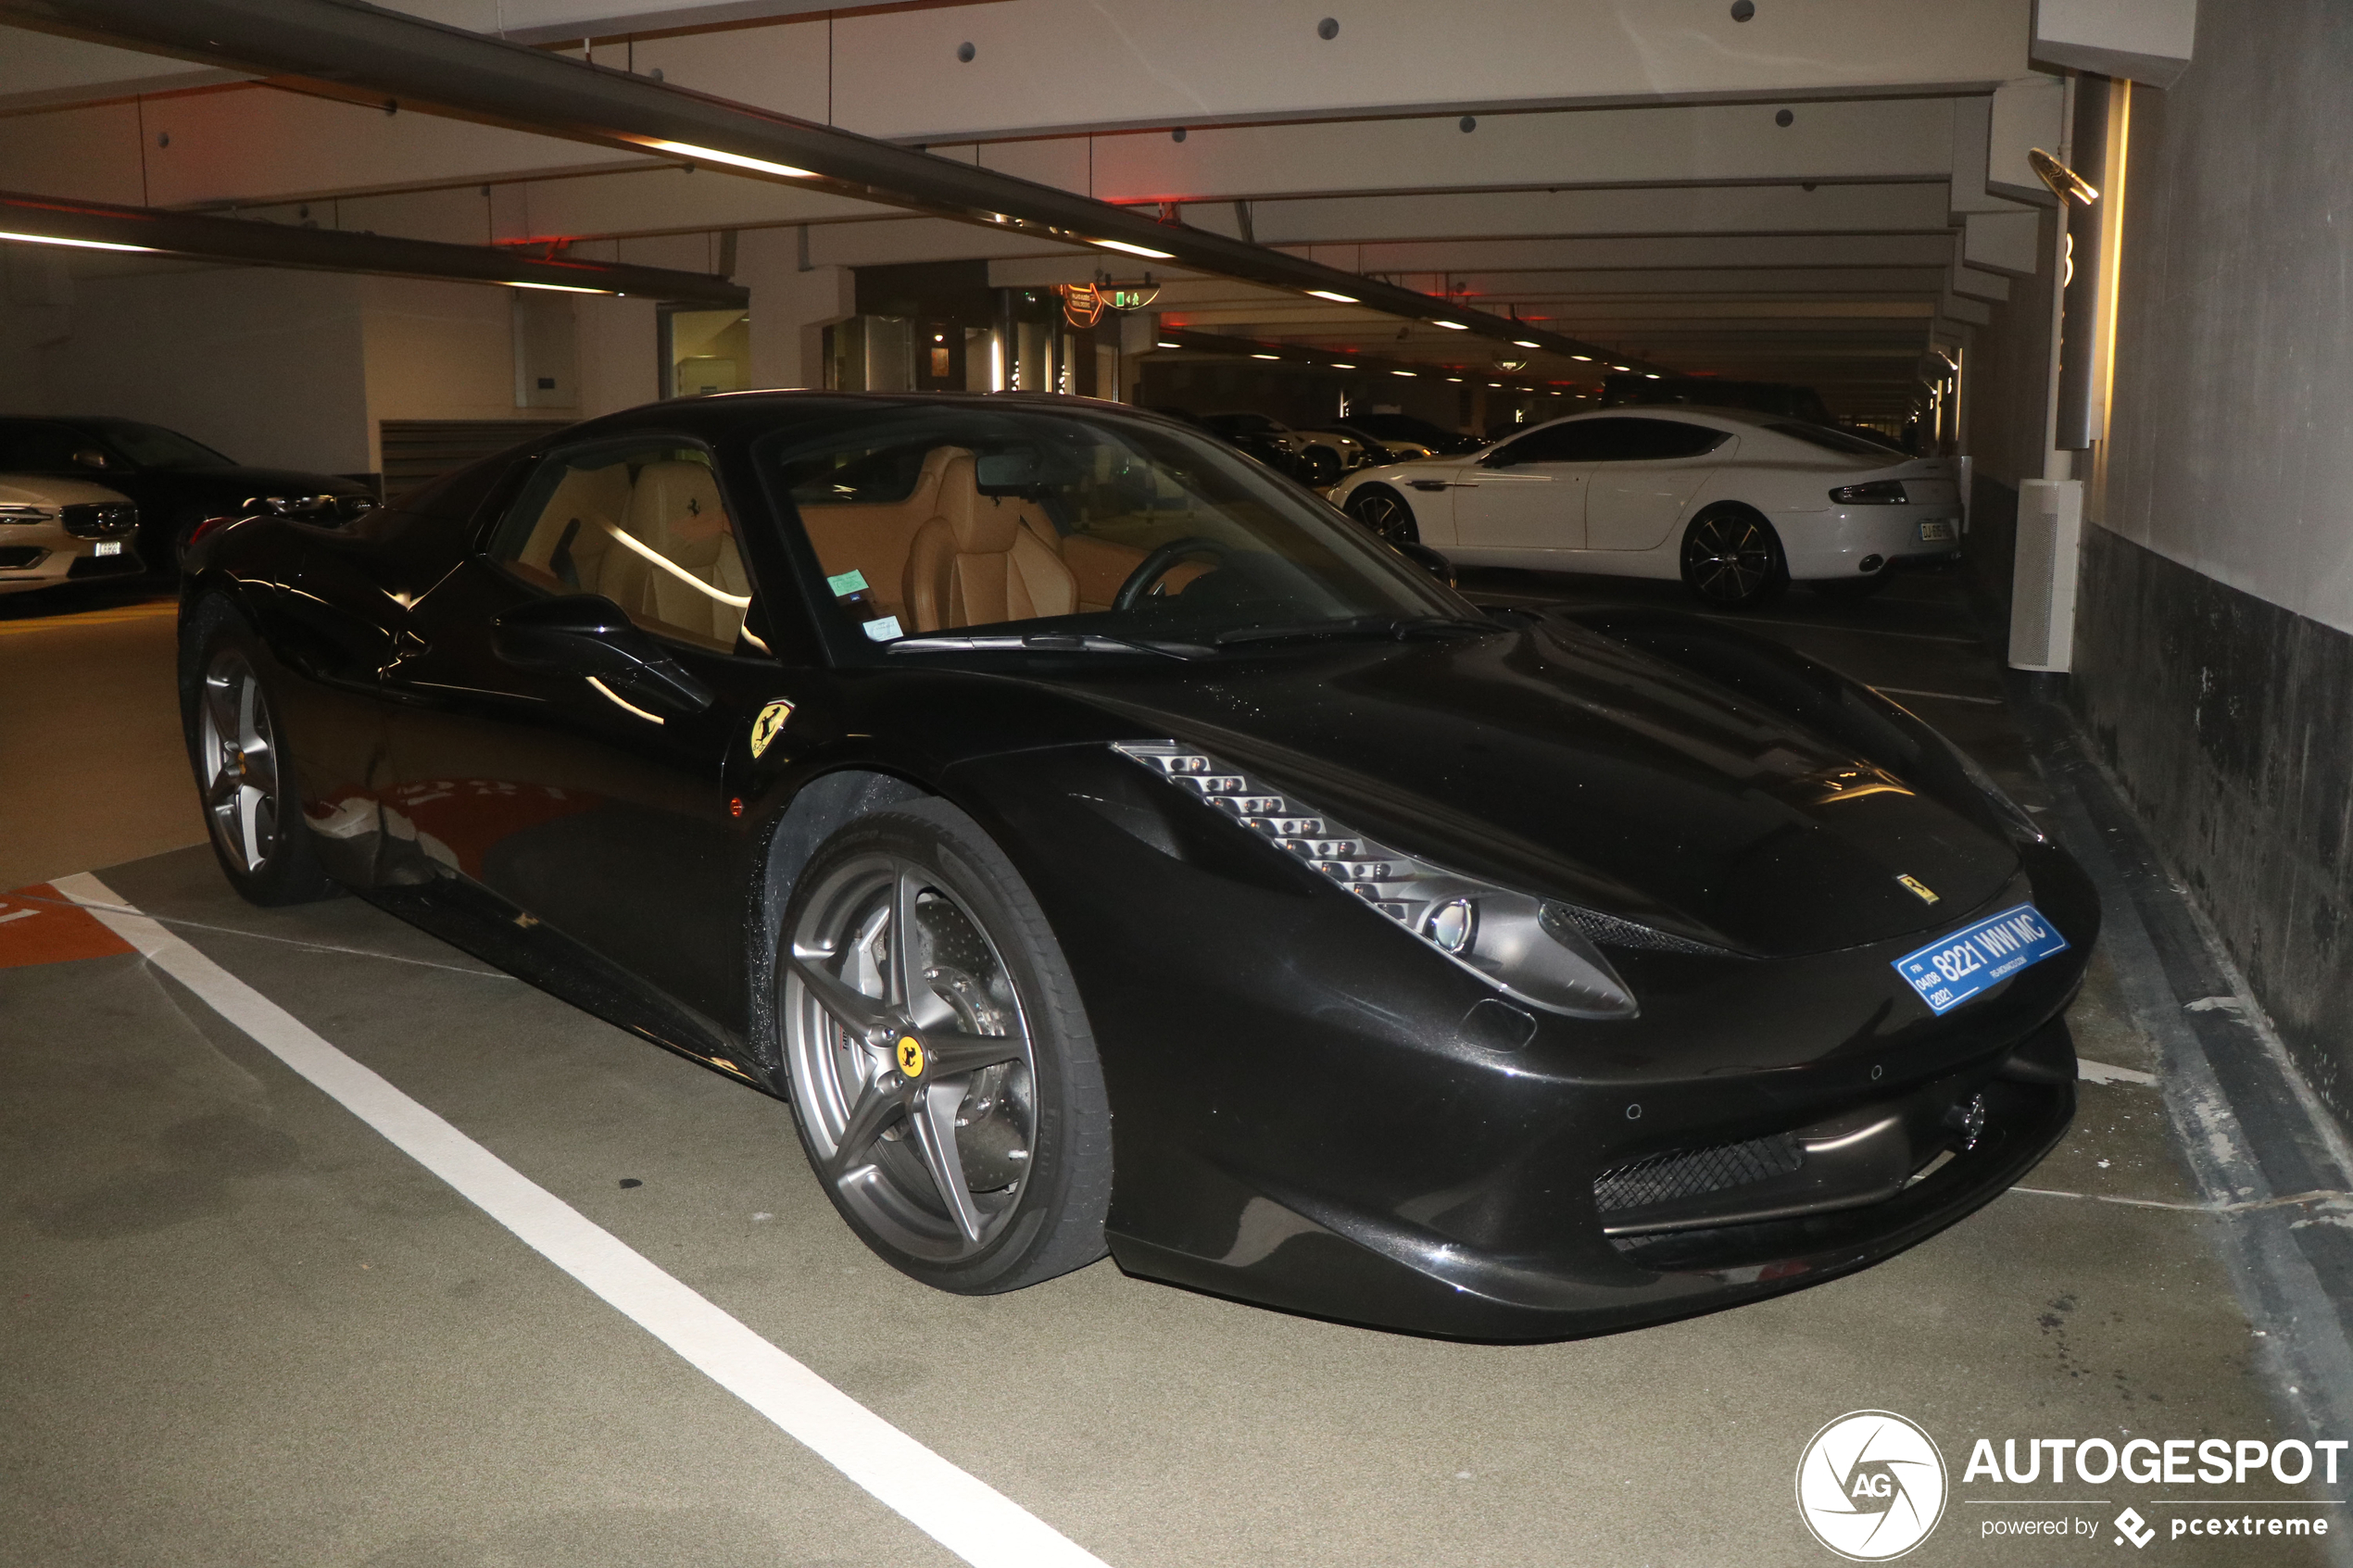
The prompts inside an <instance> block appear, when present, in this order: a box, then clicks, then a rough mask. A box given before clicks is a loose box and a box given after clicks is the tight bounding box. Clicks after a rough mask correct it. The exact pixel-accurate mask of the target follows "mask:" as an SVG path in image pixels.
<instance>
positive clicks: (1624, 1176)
mask: <svg viewBox="0 0 2353 1568" xmlns="http://www.w3.org/2000/svg"><path fill="white" fill-rule="evenodd" d="M1805 1163H1806V1150H1805V1148H1803V1146H1801V1145H1800V1144H1799V1143H1798V1141H1797V1135H1796V1134H1795V1133H1775V1134H1774V1135H1772V1136H1770V1137H1764V1138H1751V1139H1750V1140H1749V1141H1748V1142H1746V1143H1726V1144H1718V1145H1717V1146H1716V1147H1715V1148H1693V1149H1685V1150H1683V1151H1682V1152H1680V1153H1677V1154H1653V1155H1647V1156H1645V1157H1644V1158H1642V1159H1641V1160H1632V1161H1629V1163H1627V1164H1624V1165H1619V1166H1616V1167H1614V1168H1613V1169H1610V1170H1607V1171H1604V1172H1603V1173H1601V1174H1600V1175H1598V1176H1596V1177H1594V1178H1593V1207H1594V1208H1595V1209H1597V1210H1600V1211H1601V1212H1602V1213H1604V1214H1614V1213H1617V1212H1618V1211H1619V1210H1626V1209H1642V1208H1647V1207H1648V1206H1650V1205H1651V1204H1654V1203H1667V1202H1671V1201H1673V1200H1674V1199H1676V1198H1699V1197H1701V1196H1703V1195H1705V1194H1707V1193H1711V1192H1723V1191H1725V1190H1727V1189H1728V1188H1731V1187H1738V1186H1746V1185H1749V1184H1750V1183H1751V1182H1761V1181H1763V1180H1765V1179H1766V1178H1767V1177H1768V1176H1786V1175H1788V1174H1789V1173H1791V1172H1793V1171H1795V1170H1797V1169H1798V1168H1799V1167H1801V1166H1803V1165H1804V1164H1805Z"/></svg>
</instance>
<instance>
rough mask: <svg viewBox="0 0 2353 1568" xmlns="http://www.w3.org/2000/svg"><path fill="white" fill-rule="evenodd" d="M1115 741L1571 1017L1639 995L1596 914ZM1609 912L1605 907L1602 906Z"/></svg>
mask: <svg viewBox="0 0 2353 1568" xmlns="http://www.w3.org/2000/svg"><path fill="white" fill-rule="evenodd" d="M1116 749H1117V750H1118V751H1119V752H1120V754H1121V755H1123V756H1125V757H1128V758H1130V759H1134V760H1135V761H1137V762H1140V763H1142V764H1143V765H1144V766H1145V767H1147V768H1150V769H1151V771H1153V772H1155V773H1157V774H1159V775H1160V776H1161V777H1163V778H1164V779H1166V780H1168V781H1169V782H1170V783H1171V784H1176V785H1178V786H1179V787H1181V788H1184V789H1186V790H1188V791H1189V792H1190V793H1192V794H1194V795H1196V796H1198V797H1200V798H1201V799H1202V800H1203V801H1205V802H1206V803H1207V804H1208V805H1209V806H1211V807H1212V808H1213V809H1216V810H1219V811H1222V812H1224V813H1225V814H1226V815H1227V816H1229V817H1231V818H1233V819H1234V821H1236V822H1239V823H1240V824H1241V825H1242V826H1243V827H1245V828H1248V829H1249V830H1250V831H1251V832H1252V833H1254V834H1257V835H1258V836H1259V837H1261V838H1263V839H1265V841H1266V842H1267V843H1268V844H1270V845H1272V846H1273V847H1276V848H1277V849H1279V850H1281V851H1283V852H1284V853H1285V854H1288V855H1290V856H1292V857H1293V858H1295V859H1299V860H1301V861H1302V862H1304V863H1305V864H1306V865H1308V866H1309V867H1311V868H1312V869H1314V870H1315V871H1316V872H1319V873H1321V874H1322V875H1324V876H1326V877H1328V878H1330V879H1331V880H1332V881H1333V882H1335V883H1337V884H1340V886H1341V887H1344V888H1346V889H1347V890H1348V891H1349V892H1351V893H1353V894H1354V895H1355V896H1356V897H1359V898H1362V899H1363V900H1364V901H1365V903H1367V904H1369V905H1371V906H1372V907H1373V908H1374V909H1378V910H1379V911H1380V912H1381V913H1382V914H1384V915H1386V916H1388V917H1389V918H1390V920H1392V921H1394V922H1397V923H1398V924H1399V925H1402V926H1403V927H1404V928H1405V929H1406V930H1407V931H1410V932H1412V933H1413V934H1414V935H1416V936H1417V937H1419V938H1421V940H1422V941H1423V942H1425V943H1427V944H1428V946H1429V947H1431V948H1432V949H1433V950H1435V951H1436V952H1438V953H1440V954H1441V955H1443V956H1444V957H1445V958H1446V959H1448V960H1451V961H1453V962H1454V963H1457V964H1460V965H1461V966H1462V967H1463V968H1465V969H1466V970H1468V971H1470V972H1472V973H1473V974H1476V975H1478V977H1479V978H1480V979H1481V980H1484V981H1486V982H1487V983H1488V984H1489V985H1492V986H1494V987H1495V988H1496V989H1497V990H1499V991H1502V992H1504V994H1505V995H1507V996H1509V997H1514V998H1515V999H1516V1000H1519V1001H1523V1002H1526V1003H1528V1004H1529V1005H1530V1006H1533V1007H1540V1008H1542V1009H1544V1010H1547V1011H1550V1012H1557V1013H1566V1014H1567V1015H1568V1016H1570V1017H1572V1018H1631V1017H1633V1016H1634V1014H1635V1013H1636V1011H1637V1010H1639V1006H1638V1004H1637V1003H1636V1001H1635V999H1634V993H1633V992H1632V991H1631V990H1630V989H1629V987H1628V986H1627V985H1626V983H1625V982H1624V981H1623V980H1621V979H1619V978H1618V977H1617V971H1615V970H1613V969H1612V968H1611V967H1610V965H1609V960H1606V959H1604V958H1603V957H1602V955H1601V954H1600V952H1599V951H1597V950H1596V949H1595V948H1594V947H1593V945H1592V943H1591V942H1589V941H1588V940H1586V938H1585V935H1584V928H1586V927H1587V926H1589V925H1590V923H1591V922H1592V920H1593V919H1594V918H1596V917H1593V916H1592V915H1590V914H1588V912H1587V911H1584V910H1581V909H1574V908H1573V907H1571V906H1569V905H1566V904H1559V903H1554V902H1552V901H1550V900H1547V899H1543V898H1538V897H1532V896H1530V895H1529V894H1526V893H1515V892H1513V891H1512V890H1511V889H1509V888H1506V887H1498V886H1496V885H1495V884H1492V883H1490V882H1483V881H1481V880H1479V879H1478V878H1477V877H1471V876H1466V875H1464V874H1463V873H1461V872H1453V871H1448V870H1447V869H1446V868H1444V867H1443V866H1438V865H1433V864H1431V863H1430V862H1429V861H1428V860H1423V859H1417V858H1416V857H1414V856H1411V855H1406V854H1402V853H1400V852H1399V851H1397V850H1394V849H1391V848H1389V847H1386V846H1383V845H1380V844H1377V843H1375V842H1374V841H1373V840H1372V839H1370V838H1367V837H1366V836H1365V834H1361V833H1357V832H1354V831H1353V830H1352V829H1350V828H1348V827H1347V826H1345V825H1343V824H1342V823H1340V822H1337V821H1335V820H1334V819H1333V818H1331V817H1329V816H1327V815H1326V814H1325V813H1323V812H1321V811H1318V810H1316V809H1315V808H1314V807H1312V806H1310V805H1308V804H1307V803H1306V802H1304V801H1302V800H1300V799H1299V798H1298V797H1295V796H1291V795H1289V794H1286V793H1285V792H1283V791H1281V790H1278V789H1276V788H1273V787H1271V786H1270V785H1268V784H1265V783H1264V782H1263V781H1261V780H1259V779H1255V778H1253V777H1252V776H1251V775H1250V774H1249V773H1246V772H1244V771H1242V770H1241V769H1239V768H1235V767H1231V766H1229V765H1227V764H1226V763H1224V762H1221V761H1219V760H1218V759H1216V758H1214V757H1212V756H1210V755H1208V754H1207V753H1205V752H1201V751H1196V750H1194V749H1193V748H1192V747H1190V746H1183V745H1180V744H1178V743H1177V742H1176V741H1168V740H1161V741H1127V742H1123V743H1120V744H1119V745H1118V746H1117V747H1116ZM1600 918H1603V919H1606V918H1607V917H1600Z"/></svg>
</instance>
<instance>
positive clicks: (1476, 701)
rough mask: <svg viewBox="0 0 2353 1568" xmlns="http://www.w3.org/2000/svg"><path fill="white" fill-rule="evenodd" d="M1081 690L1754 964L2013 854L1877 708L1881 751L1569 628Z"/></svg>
mask: <svg viewBox="0 0 2353 1568" xmlns="http://www.w3.org/2000/svg"><path fill="white" fill-rule="evenodd" d="M1817 678H1818V679H1821V678H1828V677H1827V673H1826V672H1822V673H1821V674H1820V675H1818V677H1817ZM1830 679H1834V678H1830ZM1057 684H1060V683H1057ZM1089 684H1093V683H1089ZM1845 690H1851V689H1845ZM1088 695H1089V696H1090V697H1091V699H1092V701H1093V702H1094V704H1095V705H1096V706H1098V707H1101V708H1104V709H1109V710H1112V711H1114V712H1116V713H1117V714H1118V715H1119V716H1120V718H1121V719H1122V720H1123V721H1126V723H1129V724H1132V725H1133V726H1135V733H1136V734H1137V736H1138V737H1139V738H1145V737H1146V735H1147V733H1148V732H1149V733H1150V734H1151V735H1152V736H1166V737H1168V738H1173V739H1176V740H1179V741H1183V742H1186V743H1187V744H1189V745H1192V746H1199V747H1201V748H1202V749H1203V750H1204V751H1208V752H1210V753H1212V754H1213V755H1215V756H1217V757H1218V758H1220V759H1223V760H1225V761H1227V762H1229V763H1232V764H1234V765H1236V766H1238V767H1241V768H1244V769H1246V770H1248V771H1251V772H1252V773H1253V774H1256V775H1259V776H1261V777H1264V778H1265V780H1266V781H1267V782H1268V783H1269V784H1275V785H1277V787H1280V788H1281V789H1283V790H1284V791H1285V792H1286V793H1287V794H1290V793H1295V794H1296V796H1297V797H1298V798H1299V800H1300V801H1301V802H1302V803H1304V804H1306V805H1308V806H1312V807H1313V808H1314V809H1316V810H1318V811H1321V812H1325V813H1327V814H1329V815H1330V816H1332V817H1334V818H1336V819H1338V820H1339V821H1340V822H1343V823H1345V824H1346V826H1347V827H1348V828H1349V829H1350V830H1352V831H1353V832H1357V833H1361V834H1368V835H1370V836H1371V837H1373V838H1375V839H1377V840H1378V841H1380V842H1383V843H1385V844H1387V845H1388V846H1389V847H1391V848H1394V849H1397V850H1401V851H1403V852H1406V853H1409V854H1413V855H1416V856H1418V857H1421V858H1424V859H1429V860H1431V861H1434V862H1436V863H1438V864H1441V865H1445V866H1449V867H1452V868H1453V869H1454V870H1457V871H1460V872H1466V873H1469V874H1472V875H1476V876H1480V877H1483V878H1486V879H1488V880H1490V881H1493V882H1495V883H1498V884H1502V885H1504V886H1506V887H1512V888H1516V889H1517V890H1519V891H1523V892H1527V893H1531V894H1535V895H1538V896H1541V897H1554V898H1560V899H1565V900H1567V901H1569V902H1573V903H1577V904H1580V905H1584V906H1586V907H1588V908H1591V909H1598V910H1601V911H1603V912H1604V913H1608V914H1614V915H1618V916H1622V917H1624V918H1627V919H1630V920H1634V921H1638V922H1644V923H1648V924H1652V925H1655V926H1658V927H1660V928H1662V929H1665V930H1669V931H1674V932H1677V933H1680V934H1682V935H1689V936H1692V937H1695V938H1698V939H1700V940H1703V941H1708V942H1713V943H1717V944H1719V945H1722V946H1726V947H1733V948H1736V949H1738V950H1740V951H1743V952H1747V953H1752V954H1756V955H1759V956H1773V957H1792V956H1797V955H1800V954H1806V953H1814V952H1823V951H1829V950H1832V949H1836V948H1841V947H1858V946H1861V945H1864V944H1866V943H1871V942H1878V941H1883V940H1887V939H1890V938H1893V937H1896V936H1900V935H1911V934H1914V933H1919V932H1926V931H1930V930H1932V929H1934V928H1937V927H1940V926H1943V925H1945V924H1949V923H1951V922H1954V921H1956V920H1957V919H1959V918H1960V917H1961V916H1962V915H1963V914H1964V913H1966V912H1967V911H1969V910H1970V909H1973V908H1975V907H1976V906H1977V905H1979V904H1980V903H1982V902H1983V901H1984V900H1985V899H1987V898H1989V897H1993V896H1994V894H1995V893H1997V892H1998V891H1999V890H2000V889H2001V888H2002V887H2003V886H2004V884H2007V882H2008V880H2009V879H2010V877H2011V876H2012V875H2013V874H2014V873H2015V872H2016V870H2017V867H2018V856H2017V853H2016V851H2015V849H2014V848H2013V847H2012V846H2011V845H2010V843H2009V842H2008V840H2007V838H2006V837H2005V836H2004V835H2003V834H2002V833H2001V832H2000V831H1999V830H1998V829H1997V828H1995V827H1994V826H1993V825H1991V823H1990V822H1989V821H1988V817H1987V813H1986V811H1985V810H1984V809H1983V808H1982V803H1975V804H1974V805H1973V803H1972V801H1971V800H1970V799H1969V798H1968V797H1967V796H1966V795H1964V794H1963V793H1962V792H1963V791H1966V790H1967V788H1968V786H1967V785H1966V784H1965V783H1960V782H1959V779H1958V774H1957V768H1956V765H1954V764H1953V763H1952V761H1951V759H1950V758H1949V757H1948V756H1946V755H1944V753H1943V751H1942V748H1941V747H1938V746H1935V745H1934V743H1933V742H1932V741H1931V742H1930V743H1928V745H1927V746H1921V745H1919V744H1918V743H1917V742H1913V743H1907V742H1906V739H1905V737H1904V736H1903V735H1902V734H1901V733H1900V732H1899V731H1897V730H1896V729H1895V728H1894V727H1893V726H1891V725H1889V724H1888V723H1887V721H1885V720H1883V719H1879V720H1875V721H1876V722H1877V723H1878V725H1879V727H1880V730H1881V732H1883V736H1884V738H1885V739H1886V740H1887V742H1888V744H1883V745H1874V744H1869V734H1870V732H1869V724H1864V725H1861V726H1857V725H1856V724H1851V723H1841V722H1838V721H1836V714H1837V712H1838V709H1836V708H1835V706H1832V707H1831V708H1828V709H1820V710H1819V711H1818V712H1817V713H1816V714H1815V715H1814V716H1813V717H1812V719H1811V720H1810V721H1809V720H1808V719H1805V718H1800V717H1798V716H1797V715H1796V714H1795V713H1793V711H1792V709H1791V708H1790V707H1789V706H1785V705H1780V704H1777V703H1774V702H1769V701H1760V700H1758V698H1757V696H1756V695H1755V693H1754V692H1743V691H1737V690H1734V689H1732V688H1731V687H1730V686H1729V685H1726V684H1719V683H1718V682H1717V681H1715V680H1711V679H1709V678H1707V677H1705V676H1703V675H1700V674H1697V673H1694V672H1692V671H1688V670H1685V669H1681V668H1679V667H1677V666H1675V665H1673V664H1670V663H1667V662H1666V661H1665V660H1663V659H1658V658H1655V657H1653V656H1652V655H1650V654H1647V653H1644V652H1642V651H1641V650H1640V649H1637V648H1635V647H1632V646H1627V645H1625V644H1622V643H1618V642H1616V641H1613V640H1611V639H1609V638H1607V637H1604V636H1601V635H1598V634H1595V633H1588V632H1584V631H1581V630H1579V629H1577V628H1574V627H1554V628H1546V629H1542V630H1530V631H1527V632H1516V633H1503V634H1497V635H1492V636H1487V637H1480V638H1475V639H1463V640H1459V641H1452V642H1428V643H1413V644H1393V643H1383V644H1340V645H1328V646H1324V647H1320V648H1310V649H1302V650H1297V651H1286V652H1283V653H1276V654H1270V655H1268V656H1266V657H1265V658H1254V659H1249V660H1247V661H1234V662H1225V661H1221V662H1220V663H1219V664H1217V665H1208V664H1195V665H1192V666H1189V667H1182V668H1179V669H1176V670H1172V671H1169V672H1168V673H1167V674H1165V675H1159V674H1155V675H1153V676H1151V677H1147V678H1145V679H1142V680H1136V679H1124V680H1121V681H1119V682H1118V683H1117V685H1116V691H1115V692H1114V691H1112V690H1106V689H1103V688H1102V687H1101V686H1098V687H1097V689H1095V690H1094V691H1092V692H1090V693H1089V694H1088ZM1854 700H1855V707H1854V711H1855V712H1856V714H1862V713H1864V711H1865V710H1864V709H1862V707H1861V704H1860V700H1859V697H1857V698H1856V699H1854ZM1800 706H1803V705H1802V704H1801V705H1800ZM1825 713H1827V714H1829V715H1831V717H1830V718H1828V719H1825V718H1824V717H1823V715H1824V714H1825ZM1858 735H1859V736H1860V737H1861V738H1862V739H1863V740H1864V741H1865V744H1857V739H1858ZM1906 749H1908V750H1909V752H1910V754H1911V756H1912V758H1913V759H1915V760H1916V762H1917V765H1910V764H1907V763H1906V761H1905V760H1904V759H1903V758H1902V757H1900V756H1898V755H1896V754H1897V753H1901V752H1904V751H1906ZM1957 783H1958V784H1959V787H1958V788H1956V784H1957ZM1906 878H1908V879H1910V881H1911V882H1916V883H1918V884H1920V885H1921V887H1923V888H1925V889H1926V890H1927V891H1928V892H1929V893H1932V894H1933V895H1934V896H1935V897H1934V901H1933V902H1931V901H1929V900H1928V899H1927V898H1926V897H1923V896H1922V895H1921V894H1919V893H1916V892H1915V891H1913V890H1912V889H1911V887H1910V886H1909V885H1908V884H1907V883H1906V881H1905V880H1904V879H1906Z"/></svg>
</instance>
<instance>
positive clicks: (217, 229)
mask: <svg viewBox="0 0 2353 1568" xmlns="http://www.w3.org/2000/svg"><path fill="white" fill-rule="evenodd" d="M0 240H18V241H28V242H31V243H36V244H45V245H64V246H68V247H79V248H84V249H90V250H99V251H117V252H126V251H127V252H150V253H154V254H156V255H160V256H170V257H181V258H183V259H187V260H195V261H226V262H233V263H236V264H238V265H240V266H251V267H300V268H308V269H312V270H320V271H330V272H376V273H384V274H389V275H392V276H397V277H409V278H447V279H453V280H457V281H460V282H480V283H505V284H508V285H509V286H510V287H514V288H534V289H558V290H562V291H565V292H568V293H573V294H616V295H620V294H626V295H639V296H641V297H644V298H649V299H660V300H670V301H673V302H675V303H678V304H682V305H688V304H691V305H710V306H732V307H736V308H741V307H743V306H744V305H746V304H747V303H749V299H750V295H749V293H748V292H747V291H746V290H745V289H744V288H743V287H742V286H741V285H740V284H736V283H731V282H728V281H727V280H726V279H724V278H716V277H712V276H711V275H709V274H707V273H701V272H686V271H676V270H671V269H669V268H661V267H631V266H624V265H621V264H618V263H612V262H601V261H588V260H584V259H580V258H577V257H559V256H555V255H552V254H550V255H547V256H533V255H531V254H529V253H527V252H523V251H520V250H516V249H513V248H511V247H493V246H488V245H444V244H442V243H441V242H439V241H436V240H408V239H399V238H396V237H394V236H392V235H388V234H354V233H346V232H343V231H340V230H335V229H306V228H297V227H295V226H293V225H290V224H283V223H265V222H258V221H255V220H250V219H239V218H213V217H208V216H206V215H204V214H202V213H193V212H168V211H164V210H161V209H159V208H157V207H118V206H116V205H114V204H112V203H110V202H85V201H65V200H60V199H58V198H57V197H53V196H35V195H25V194H18V193H14V192H5V191H0Z"/></svg>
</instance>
